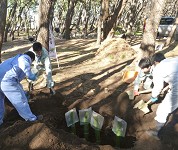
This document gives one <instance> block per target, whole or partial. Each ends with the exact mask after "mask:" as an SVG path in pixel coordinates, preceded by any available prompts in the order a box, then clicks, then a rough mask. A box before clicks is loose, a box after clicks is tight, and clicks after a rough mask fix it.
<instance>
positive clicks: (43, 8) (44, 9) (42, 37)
mask: <svg viewBox="0 0 178 150" xmlns="http://www.w3.org/2000/svg"><path fill="white" fill-rule="evenodd" d="M53 6H54V0H45V1H44V0H40V5H39V32H38V37H37V41H39V42H40V43H41V44H42V45H43V47H45V48H46V49H47V50H48V49H49V24H50V23H51V17H50V13H51V11H52V9H53Z"/></svg>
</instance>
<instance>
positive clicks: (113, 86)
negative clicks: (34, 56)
mask: <svg viewBox="0 0 178 150" xmlns="http://www.w3.org/2000/svg"><path fill="white" fill-rule="evenodd" d="M95 42H96V41H95V40H93V39H86V40H81V39H80V40H76V39H75V40H70V41H63V40H58V41H56V46H57V52H58V55H59V62H60V68H57V65H56V62H55V60H54V61H52V66H53V78H54V80H55V82H56V84H55V91H56V94H55V95H50V94H49V90H48V89H46V88H45V87H44V88H35V90H34V91H33V92H32V93H31V98H30V101H29V104H30V107H31V109H32V112H33V113H34V114H37V115H39V114H42V115H43V116H44V118H43V120H41V121H35V122H26V121H24V120H23V119H22V118H21V117H20V116H19V115H18V113H17V112H16V110H15V109H14V108H13V106H12V105H11V104H10V103H9V102H8V100H6V115H5V118H4V123H3V125H1V126H0V149H2V150H3V149H18V150H19V149H50V150H52V149H72V150H77V149H88V150H91V149H92V150H93V149H101V150H112V149H135V150H141V149H144V150H152V149H155V150H159V149H160V150H164V149H165V150H168V149H170V150H172V149H176V148H177V147H178V145H177V142H176V141H177V138H178V135H177V131H178V124H176V123H173V121H175V120H176V118H177V112H176V111H175V113H174V114H173V115H170V117H169V120H168V123H167V124H166V125H165V127H164V128H163V130H162V131H161V133H160V134H161V137H162V138H161V140H157V139H154V138H152V137H150V136H148V135H147V134H146V131H147V130H149V129H150V128H153V127H155V122H154V117H155V112H156V109H157V107H158V105H159V103H160V102H161V100H162V99H163V97H160V101H159V102H158V103H157V104H154V105H152V106H151V110H152V111H150V112H149V113H148V114H146V115H144V113H143V112H142V111H141V110H139V109H133V106H134V104H135V103H137V102H138V101H140V100H141V99H144V100H145V101H147V100H149V98H150V94H141V95H139V96H137V97H135V99H134V100H130V99H129V96H128V94H127V93H126V91H128V90H131V89H132V88H133V84H132V83H131V84H129V83H124V82H123V81H122V72H123V70H124V69H125V68H126V67H128V66H129V65H130V64H131V63H132V62H133V60H134V58H135V50H134V49H132V47H131V46H130V45H129V43H128V42H126V41H125V40H123V39H119V38H118V39H117V38H116V39H112V40H110V41H105V42H104V43H102V45H101V47H100V48H99V49H98V48H97V47H96V46H95ZM18 43H19V42H18ZM27 44H28V43H27ZM3 47H4V50H5V51H6V52H5V53H4V54H3V56H5V57H6V58H7V54H8V53H10V55H12V54H15V53H17V52H16V51H12V52H9V51H8V49H6V48H5V45H3ZM172 48H173V49H174V51H175V53H176V50H175V48H176V49H178V48H177V47H176V46H174V47H172ZM19 51H24V48H21V49H19V47H18V52H19ZM167 51H168V49H167ZM164 52H166V49H164ZM175 53H174V55H175ZM3 56H2V57H3ZM22 84H23V86H24V88H25V89H26V90H27V83H26V82H25V81H24V82H22ZM89 107H92V110H94V111H95V112H97V113H99V114H101V115H102V116H103V117H104V119H105V120H104V124H103V127H102V129H101V143H100V144H96V143H95V142H96V139H95V132H94V130H93V128H91V127H90V128H89V131H90V132H89V133H90V134H89V138H88V140H86V139H84V135H83V126H81V125H80V123H79V122H78V123H76V135H74V134H72V133H71V129H70V128H68V127H67V125H66V121H65V113H66V112H67V111H68V110H70V109H72V108H76V109H77V112H78V111H79V110H80V109H84V108H89ZM115 116H118V117H120V118H122V119H124V120H125V121H126V122H127V132H126V136H125V137H121V138H120V146H119V147H116V136H115V134H114V133H113V132H112V130H111V129H112V121H113V119H114V117H115Z"/></svg>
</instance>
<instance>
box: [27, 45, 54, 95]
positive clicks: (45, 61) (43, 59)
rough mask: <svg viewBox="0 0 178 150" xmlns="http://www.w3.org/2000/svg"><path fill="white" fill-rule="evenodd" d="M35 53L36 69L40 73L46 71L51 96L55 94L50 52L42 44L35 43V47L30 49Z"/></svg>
mask: <svg viewBox="0 0 178 150" xmlns="http://www.w3.org/2000/svg"><path fill="white" fill-rule="evenodd" d="M29 51H32V52H34V53H35V61H34V68H33V69H35V70H37V71H38V73H39V72H41V71H44V70H45V73H46V86H47V87H48V88H49V89H50V93H51V94H55V91H54V90H53V87H54V81H53V79H52V67H51V61H50V57H49V53H48V51H47V50H46V49H45V48H44V47H42V45H41V43H40V42H35V43H33V46H32V47H31V48H30V49H29Z"/></svg>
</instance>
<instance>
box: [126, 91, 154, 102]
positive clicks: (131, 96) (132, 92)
mask: <svg viewBox="0 0 178 150" xmlns="http://www.w3.org/2000/svg"><path fill="white" fill-rule="evenodd" d="M151 91H152V89H148V90H143V91H140V92H139V94H146V93H151ZM126 93H127V94H128V95H129V99H130V100H133V99H134V91H133V90H130V91H126Z"/></svg>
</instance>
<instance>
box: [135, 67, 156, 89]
mask: <svg viewBox="0 0 178 150" xmlns="http://www.w3.org/2000/svg"><path fill="white" fill-rule="evenodd" d="M138 72H139V73H138V75H137V77H136V78H135V80H134V90H136V91H138V89H139V87H140V84H141V83H143V88H144V89H145V90H149V89H152V88H153V75H152V72H153V67H151V69H150V72H149V73H144V72H143V71H142V69H139V71H138Z"/></svg>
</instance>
